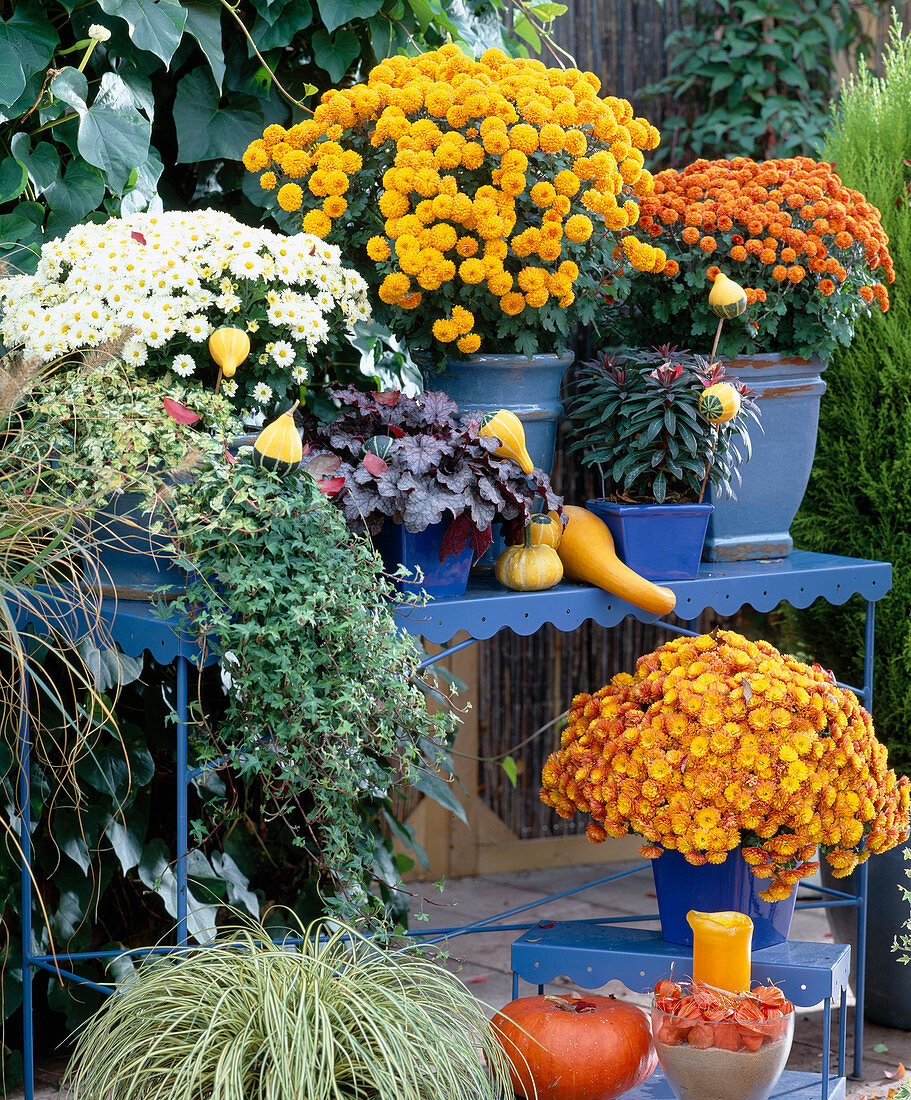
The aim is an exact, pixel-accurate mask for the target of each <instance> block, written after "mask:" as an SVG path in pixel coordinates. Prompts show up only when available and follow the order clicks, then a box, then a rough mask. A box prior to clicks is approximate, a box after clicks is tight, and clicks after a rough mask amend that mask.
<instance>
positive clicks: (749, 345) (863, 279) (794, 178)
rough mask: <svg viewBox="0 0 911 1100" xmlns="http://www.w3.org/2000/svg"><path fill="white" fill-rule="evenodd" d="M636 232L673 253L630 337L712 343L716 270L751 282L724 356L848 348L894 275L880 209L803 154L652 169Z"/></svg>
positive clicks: (638, 308)
mask: <svg viewBox="0 0 911 1100" xmlns="http://www.w3.org/2000/svg"><path fill="white" fill-rule="evenodd" d="M639 227H640V228H641V229H642V230H644V231H645V232H646V233H648V234H649V236H650V237H651V239H652V240H653V241H654V242H655V243H656V244H659V245H660V246H661V247H662V248H663V249H664V250H665V251H666V253H667V256H668V261H667V264H666V265H665V268H664V271H663V273H662V276H661V277H659V278H649V277H647V276H646V277H644V278H637V279H636V280H635V281H634V285H633V289H632V293H631V295H630V296H629V297H628V299H627V301H628V303H629V305H630V306H631V307H632V309H631V310H630V317H629V329H628V330H626V331H624V333H623V335H624V336H625V337H626V339H627V340H629V341H630V342H632V343H634V344H635V343H640V344H642V345H643V346H650V345H652V344H656V343H660V342H661V341H662V340H667V341H668V342H670V343H673V344H680V345H682V346H700V345H701V344H704V343H705V340H706V338H707V337H708V335H709V333H710V331H711V330H712V329H713V327H714V321H713V319H712V318H711V317H709V316H707V315H706V312H705V310H704V309H703V308H702V304H703V301H704V296H705V289H706V286H707V280H711V279H714V277H715V275H716V274H717V273H718V270H719V267H720V268H722V269H723V270H724V272H725V274H727V275H729V276H730V277H731V278H732V279H734V281H735V282H737V283H739V284H740V285H741V286H743V287H744V288H745V289H746V292H747V301H748V309H747V312H746V313H745V314H743V315H742V317H741V318H740V319H739V320H734V321H731V322H729V323H728V324H727V325H726V326H725V331H724V334H723V336H722V339H721V345H720V348H719V351H720V352H721V354H722V355H724V356H725V357H729V358H730V357H734V356H737V355H741V354H755V353H757V352H769V351H775V352H784V353H787V354H791V355H811V354H817V355H820V356H822V357H823V358H824V359H828V358H829V356H830V355H831V353H832V351H834V349H835V347H836V346H837V345H839V344H841V345H843V346H848V345H849V344H850V343H851V340H852V338H853V335H854V327H855V324H856V322H857V319H858V318H859V317H860V316H862V315H864V314H866V313H868V312H870V311H871V310H873V309H875V308H879V309H881V310H882V311H883V312H885V311H886V310H887V309H888V307H889V297H888V293H887V291H886V287H885V285H884V284H885V283H886V282H892V281H893V280H894V278H895V272H894V269H893V265H892V259H891V257H890V256H889V251H888V238H887V237H886V234H885V232H884V231H883V228H882V225H881V223H880V215H879V211H878V210H877V209H876V208H875V207H874V206H871V205H870V204H869V203H868V202H866V201H865V200H864V197H863V195H861V194H860V193H859V192H857V191H852V190H850V189H849V188H847V187H845V186H844V185H843V184H842V182H841V180H840V179H839V178H838V176H837V175H836V173H835V171H834V170H833V168H832V166H831V165H830V164H823V163H817V162H816V161H813V160H809V159H808V158H806V157H796V158H793V159H789V160H769V161H763V162H760V163H757V162H756V161H752V160H749V159H747V158H745V157H737V158H735V159H733V160H714V161H707V160H698V161H696V162H695V163H694V164H691V165H689V166H688V167H687V168H685V169H683V170H682V171H673V170H668V171H664V172H659V173H658V175H656V176H655V189H654V192H653V193H652V194H651V195H649V196H647V197H645V198H644V199H643V200H642V205H641V217H640V219H639Z"/></svg>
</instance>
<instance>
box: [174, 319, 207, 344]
mask: <svg viewBox="0 0 911 1100" xmlns="http://www.w3.org/2000/svg"><path fill="white" fill-rule="evenodd" d="M180 328H181V331H182V332H185V333H186V334H187V336H189V337H190V339H191V340H192V341H193V343H194V344H201V343H202V342H203V340H208V338H209V337H210V336H211V335H212V325H211V324H210V323H209V319H208V317H204V316H203V315H202V314H201V313H194V314H191V315H190V316H189V317H184V319H183V321H182V322H181V325H180Z"/></svg>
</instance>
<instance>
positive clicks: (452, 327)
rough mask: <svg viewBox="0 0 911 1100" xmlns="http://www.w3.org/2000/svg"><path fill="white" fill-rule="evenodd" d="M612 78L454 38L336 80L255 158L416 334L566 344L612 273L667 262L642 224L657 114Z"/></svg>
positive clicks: (458, 347)
mask: <svg viewBox="0 0 911 1100" xmlns="http://www.w3.org/2000/svg"><path fill="white" fill-rule="evenodd" d="M599 89H600V82H599V80H598V78H597V77H596V76H594V75H593V74H592V73H583V72H580V71H579V70H578V69H548V68H546V67H545V66H544V65H543V64H542V63H541V62H540V61H535V60H527V59H514V58H507V57H506V55H505V54H504V53H502V52H501V51H500V50H488V51H487V52H486V53H484V54H483V56H482V57H481V59H480V60H479V61H473V60H471V59H470V58H468V57H466V56H465V55H464V54H463V53H462V52H461V51H460V50H459V49H458V47H456V46H454V45H447V46H444V47H442V48H441V49H439V50H437V51H435V52H432V53H425V54H421V55H419V56H417V57H401V56H396V57H390V58H387V59H386V60H385V61H383V62H382V63H381V64H379V65H378V66H376V68H374V69H373V70H372V71H371V73H370V75H369V77H368V80H367V83H366V84H356V85H354V86H353V87H351V88H342V89H339V90H333V91H330V92H327V93H326V94H325V95H324V96H323V97H322V101H321V103H320V105H319V106H318V107H317V108H316V110H315V112H314V115H313V119H312V121H306V122H302V123H299V124H297V125H295V126H292V127H291V128H290V129H287V130H286V129H284V128H283V127H281V126H270V127H268V129H267V130H266V131H265V133H264V134H263V137H262V138H261V139H259V140H257V141H254V142H253V143H252V144H251V145H250V146H249V147H248V149H247V151H246V152H245V153H244V157H243V161H244V165H245V167H246V168H247V169H248V170H249V171H250V172H255V173H257V175H258V177H259V182H260V185H261V186H262V187H263V188H264V189H265V190H266V191H268V192H274V196H273V198H274V201H275V202H276V203H277V205H278V207H279V208H280V210H279V212H278V213H277V215H276V216H277V217H278V218H279V220H280V221H281V222H282V224H283V225H285V226H286V227H287V228H289V229H294V230H296V231H299V230H300V228H301V223H302V224H303V228H304V230H305V231H306V232H309V233H313V234H315V235H316V236H318V237H322V238H325V239H326V240H329V241H331V242H333V243H336V244H338V245H339V246H340V247H341V248H342V249H343V251H344V252H345V254H346V256H347V257H348V259H349V260H350V262H352V263H354V264H355V266H357V267H359V269H360V270H361V271H362V273H363V274H364V275H365V277H366V278H367V280H368V282H369V283H370V285H371V287H372V288H373V290H374V292H375V297H376V299H378V301H377V302H376V305H375V312H376V314H377V316H378V317H379V318H380V319H381V320H383V321H384V322H386V323H387V324H388V325H389V327H390V328H391V329H392V330H393V331H394V332H395V333H397V334H398V335H400V336H402V337H404V338H405V339H407V340H408V342H409V344H410V346H412V347H415V348H421V347H423V348H428V349H430V350H431V351H432V352H433V353H434V355H435V357H437V358H440V359H442V358H444V357H446V356H447V355H449V356H452V357H459V356H464V355H470V354H472V353H474V352H477V351H482V352H499V351H513V350H519V351H521V352H523V353H524V354H527V355H531V354H534V353H535V352H536V351H537V350H538V347H539V346H541V348H542V350H547V351H552V350H553V348H554V345H555V343H559V337H561V336H563V337H565V336H566V335H567V334H568V332H569V330H570V328H571V327H572V325H573V324H575V323H576V322H578V321H585V320H588V319H590V317H591V314H592V312H593V310H594V308H595V306H596V303H597V294H596V291H597V287H598V285H599V283H600V282H601V280H602V278H603V277H604V274H605V272H607V271H610V270H613V269H614V268H617V267H618V264H619V263H620V262H624V261H625V262H626V266H627V269H629V267H630V266H632V267H634V268H637V269H638V270H642V271H654V270H661V269H663V268H664V265H665V259H666V257H665V255H664V252H663V251H662V250H661V249H660V248H656V247H654V246H652V245H651V244H648V243H644V242H641V241H638V240H636V238H635V237H633V236H632V235H631V234H630V233H629V229H630V227H631V226H633V225H635V223H636V221H637V219H638V217H639V205H638V202H639V200H640V199H641V198H642V197H643V196H645V195H648V194H649V193H650V192H651V190H652V186H653V181H652V176H651V174H650V173H649V172H648V171H647V170H646V169H645V167H644V158H643V151H646V150H649V149H654V148H655V146H656V145H657V144H658V131H657V130H656V129H655V127H654V126H651V125H649V123H648V122H647V121H646V120H645V119H642V118H633V111H632V108H631V106H630V105H629V103H627V102H626V101H625V100H622V99H617V98H615V97H614V96H608V97H607V98H603V99H602V98H600V97H599V95H598V92H599ZM282 212H284V216H283V215H282ZM615 256H616V259H615V258H613V257H615Z"/></svg>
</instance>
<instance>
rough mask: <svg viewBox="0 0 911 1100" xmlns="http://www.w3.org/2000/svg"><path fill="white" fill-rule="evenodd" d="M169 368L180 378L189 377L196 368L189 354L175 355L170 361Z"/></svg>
mask: <svg viewBox="0 0 911 1100" xmlns="http://www.w3.org/2000/svg"><path fill="white" fill-rule="evenodd" d="M171 370H173V371H174V373H175V374H176V375H178V376H179V377H180V378H189V377H190V375H191V374H192V373H193V372H194V371H195V370H196V363H195V362H194V361H193V357H192V356H190V355H175V356H174V360H173V362H172V363H171Z"/></svg>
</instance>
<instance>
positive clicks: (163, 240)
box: [0, 210, 370, 412]
mask: <svg viewBox="0 0 911 1100" xmlns="http://www.w3.org/2000/svg"><path fill="white" fill-rule="evenodd" d="M366 290H367V287H366V284H365V283H364V280H363V279H362V278H361V277H360V276H359V275H358V274H357V273H356V272H354V271H351V270H349V269H348V268H345V267H343V266H342V264H341V263H340V254H339V250H338V249H337V248H335V247H334V246H333V245H329V244H325V243H323V242H320V241H317V240H314V239H313V238H311V237H308V236H305V235H304V234H300V233H299V234H297V235H296V236H293V237H283V236H279V235H278V234H275V233H270V232H269V231H268V230H265V229H251V228H250V227H249V226H246V225H242V224H241V223H240V222H238V221H236V220H235V219H234V218H232V217H230V216H229V215H227V214H222V213H220V212H218V211H215V210H194V211H192V213H185V212H180V211H175V212H172V213H167V214H133V215H131V216H130V217H128V218H111V219H110V220H109V221H107V222H104V223H102V224H93V223H89V224H87V225H78V226H76V227H75V228H73V229H71V230H70V231H69V233H67V234H66V236H64V237H62V238H61V239H59V240H53V241H49V242H48V243H47V244H45V245H44V247H43V248H42V250H41V259H40V260H39V262H38V267H37V269H36V271H35V274H34V275H19V276H15V277H13V278H8V279H4V280H2V281H0V314H2V322H0V338H2V340H3V342H4V343H5V344H7V346H9V347H10V348H19V349H21V350H22V352H23V353H24V354H26V355H33V356H35V357H36V358H37V359H39V360H40V361H41V362H43V363H49V362H51V361H52V360H55V359H58V358H60V357H61V356H66V355H69V354H71V353H73V352H80V351H86V350H88V349H91V348H97V347H99V346H100V345H102V344H105V343H107V342H109V341H111V340H117V339H119V338H123V339H124V344H123V350H122V352H121V357H122V359H123V361H124V362H125V363H127V364H128V365H129V366H132V367H135V368H136V370H137V371H138V372H139V373H140V374H143V375H145V376H147V377H151V378H162V377H165V376H168V375H170V377H171V379H172V380H176V379H184V380H188V381H189V382H192V383H197V384H200V385H206V386H210V387H213V388H214V387H215V385H216V383H220V385H219V392H220V393H221V394H222V395H224V396H225V397H227V398H228V399H229V400H230V401H231V403H232V404H233V405H234V407H235V409H237V410H246V411H247V412H255V411H262V410H263V409H267V410H268V409H272V408H273V407H274V405H275V404H277V403H279V402H280V401H282V399H284V398H286V397H287V396H288V395H289V394H290V395H291V400H292V401H293V400H294V398H295V397H297V396H298V395H299V391H300V387H301V385H302V384H303V383H305V382H306V381H307V379H308V378H309V377H310V373H311V366H312V361H313V358H314V356H315V355H316V354H317V352H321V353H323V354H325V351H326V349H327V346H329V345H330V343H331V340H332V339H333V337H338V336H340V335H343V334H344V332H345V330H346V329H347V328H350V326H352V325H354V324H355V323H356V322H357V321H359V320H366V319H367V318H369V316H370V308H369V306H368V304H367V299H366ZM221 327H232V328H234V327H237V328H240V329H241V330H244V331H246V333H247V334H248V335H249V337H250V343H251V353H250V355H249V357H248V358H247V359H246V361H245V362H244V363H243V365H242V366H240V367H239V368H238V370H237V373H236V375H235V376H233V377H226V378H224V379H221V378H220V373H219V368H218V366H217V365H216V363H215V362H214V361H213V359H212V357H211V355H210V354H209V349H208V347H207V341H208V339H209V337H210V336H211V335H212V333H213V332H214V331H215V330H216V329H218V328H221Z"/></svg>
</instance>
